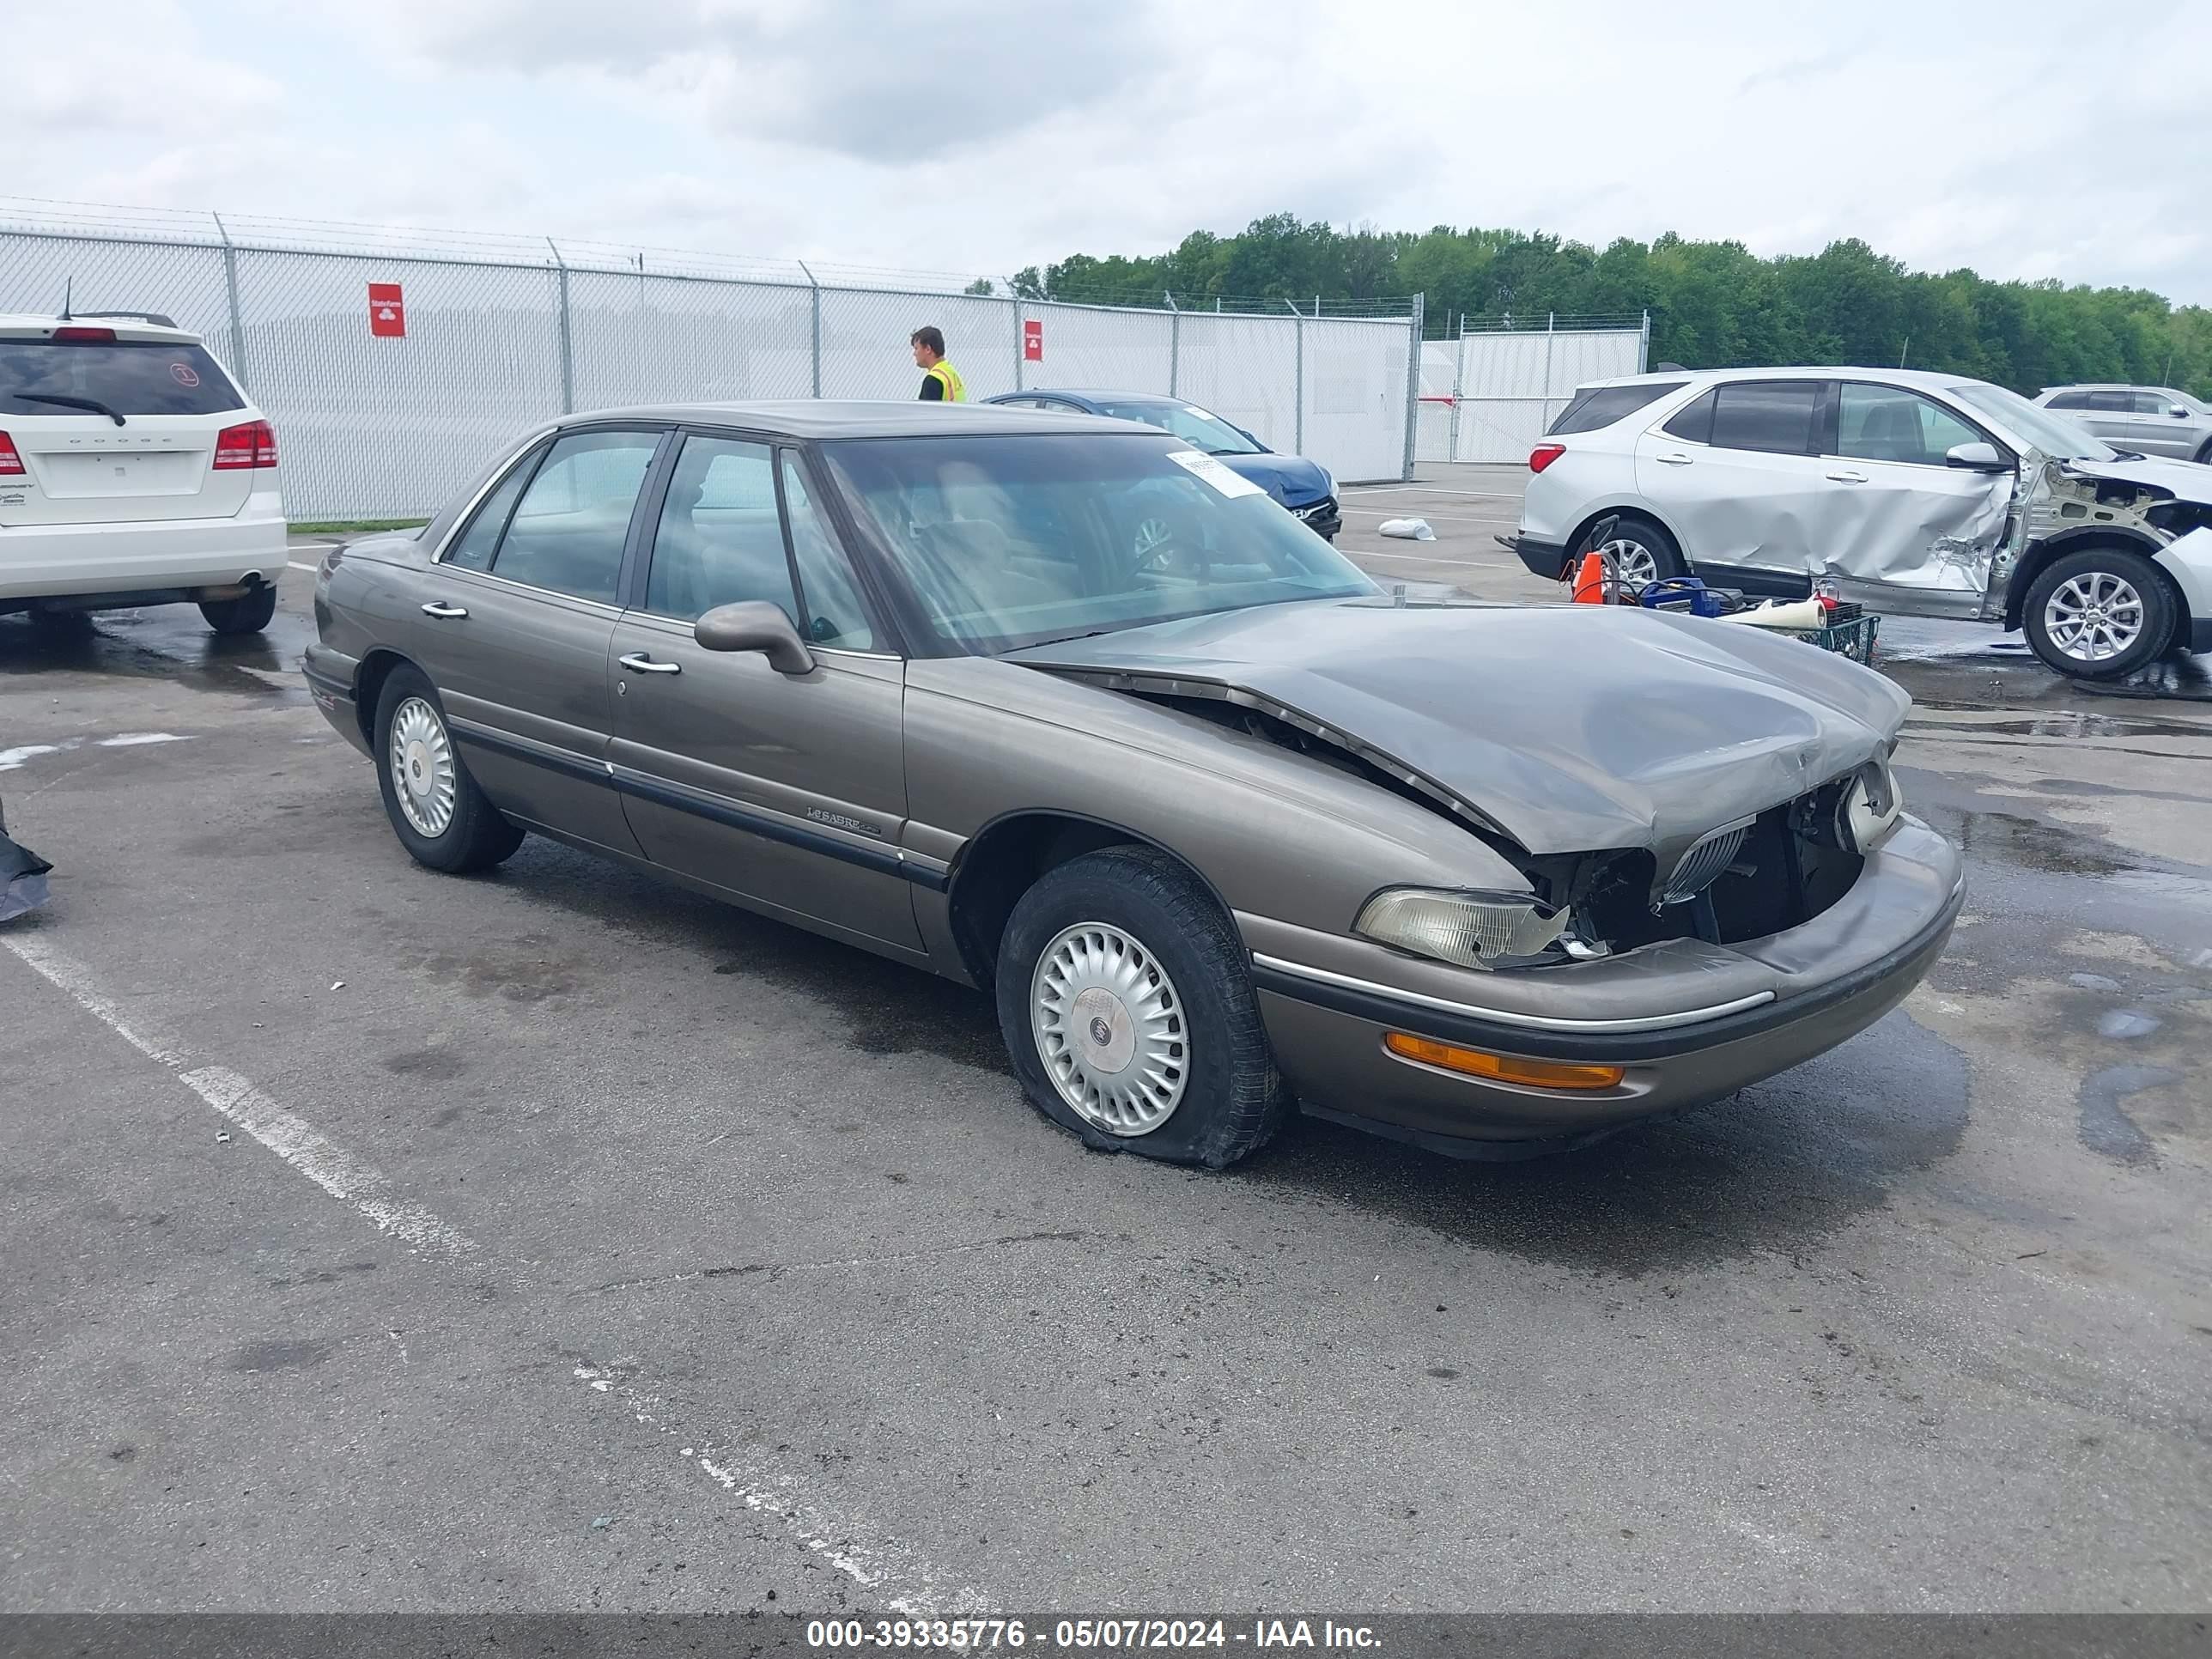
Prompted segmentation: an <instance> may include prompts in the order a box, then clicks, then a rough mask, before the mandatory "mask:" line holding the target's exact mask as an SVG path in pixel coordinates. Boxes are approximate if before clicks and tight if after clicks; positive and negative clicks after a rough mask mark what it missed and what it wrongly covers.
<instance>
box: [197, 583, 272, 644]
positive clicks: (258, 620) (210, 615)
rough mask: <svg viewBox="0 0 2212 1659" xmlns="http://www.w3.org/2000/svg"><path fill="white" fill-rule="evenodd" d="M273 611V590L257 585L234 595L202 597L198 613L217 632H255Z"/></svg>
mask: <svg viewBox="0 0 2212 1659" xmlns="http://www.w3.org/2000/svg"><path fill="white" fill-rule="evenodd" d="M200 615H202V616H203V617H206V618H207V625H208V626H209V627H210V628H212V629H215V631H216V633H218V634H258V633H259V632H260V631H261V630H262V629H264V628H266V627H268V626H269V619H270V617H274V616H275V615H276V589H275V588H274V587H273V586H271V587H257V588H255V589H254V590H253V591H252V592H251V593H248V594H246V595H245V596H243V597H242V598H240V599H203V600H202V601H201V602H200Z"/></svg>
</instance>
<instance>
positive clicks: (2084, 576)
mask: <svg viewBox="0 0 2212 1659" xmlns="http://www.w3.org/2000/svg"><path fill="white" fill-rule="evenodd" d="M2174 616H2175V611H2174V603H2173V595H2172V592H2170V591H2169V590H2168V589H2167V587H2166V579H2165V578H2164V577H2163V576H2161V575H2160V574H2159V572H2158V569H2157V568H2156V567H2155V566H2154V565H2153V564H2152V563H2151V562H2149V561H2148V559H2145V558H2143V557H2142V556H2141V555H2139V554H2136V553H2130V552H2127V551H2124V550H2121V549H2118V548H2106V547H2092V548H2085V549H2083V550H2081V552H2079V553H2069V554H2066V555H2065V556H2063V557H2060V558H2057V559H2053V560H2052V561H2051V562H2050V563H2049V564H2048V565H2046V566H2045V567H2044V569H2043V573H2042V574H2040V575H2039V576H2037V577H2036V579H2035V581H2034V583H2033V586H2030V587H2029V588H2028V590H2027V605H2025V607H2024V608H2023V616H2022V621H2023V622H2024V623H2026V624H2027V642H2028V645H2029V647H2031V648H2032V649H2033V651H2034V653H2035V654H2036V655H2037V656H2039V657H2040V658H2042V659H2043V660H2044V662H2045V664H2047V665H2049V666H2051V667H2052V668H2055V669H2057V671H2059V672H2060V673H2062V674H2070V675H2073V676H2074V677H2075V678H2077V679H2087V680H2106V679H2117V678H2120V677H2121V676H2122V675H2125V674H2132V673H2133V672H2135V671H2136V669H2138V668H2141V667H2142V665H2144V664H2146V663H2148V661H2150V660H2151V659H2152V658H2154V657H2155V656H2157V655H2158V654H2159V653H2160V652H2161V651H2163V650H2165V649H2166V644H2167V642H2168V641H2171V640H2172V638H2173V627H2174Z"/></svg>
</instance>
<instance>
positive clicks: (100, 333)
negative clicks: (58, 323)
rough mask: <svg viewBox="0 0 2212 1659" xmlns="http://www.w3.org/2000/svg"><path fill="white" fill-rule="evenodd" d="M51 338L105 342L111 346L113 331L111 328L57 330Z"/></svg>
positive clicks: (113, 339) (113, 337) (113, 336)
mask: <svg viewBox="0 0 2212 1659" xmlns="http://www.w3.org/2000/svg"><path fill="white" fill-rule="evenodd" d="M52 337H53V338H54V339H57V340H79V341H106V343H109V344H111V345H112V344H113V343H114V341H115V331H114V330H113V329H112V328H58V329H56V330H55V331H53V335H52Z"/></svg>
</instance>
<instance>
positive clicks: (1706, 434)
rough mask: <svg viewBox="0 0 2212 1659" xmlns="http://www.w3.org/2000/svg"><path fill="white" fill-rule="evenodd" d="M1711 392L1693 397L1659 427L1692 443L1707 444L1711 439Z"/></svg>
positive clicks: (1712, 399)
mask: <svg viewBox="0 0 2212 1659" xmlns="http://www.w3.org/2000/svg"><path fill="white" fill-rule="evenodd" d="M1714 401H1715V400H1714V398H1713V394H1712V393H1711V392H1707V393H1705V396H1704V397H1702V398H1692V399H1691V400H1690V401H1689V402H1688V403H1686V404H1683V405H1682V407H1681V408H1680V410H1678V411H1676V413H1675V416H1674V419H1673V420H1671V421H1669V422H1667V424H1666V425H1664V426H1662V427H1661V428H1659V429H1660V430H1661V431H1662V432H1664V433H1667V434H1668V435H1670V436H1673V437H1676V438H1682V439H1686V440H1687V441H1689V442H1691V443H1693V444H1708V443H1711V441H1713V403H1714Z"/></svg>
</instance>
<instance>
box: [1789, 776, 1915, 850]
mask: <svg viewBox="0 0 2212 1659" xmlns="http://www.w3.org/2000/svg"><path fill="white" fill-rule="evenodd" d="M1904 806H1905V796H1904V793H1903V792H1902V791H1900V790H1899V788H1898V787H1897V776H1896V775H1895V774H1894V773H1893V772H1892V771H1891V770H1890V769H1889V763H1888V762H1887V760H1870V761H1869V762H1868V763H1866V764H1865V765H1864V766H1862V767H1860V768H1859V769H1858V770H1857V771H1856V772H1851V773H1849V774H1847V775H1844V776H1843V777H1840V778H1838V779H1837V780H1836V781H1834V782H1833V783H1832V784H1829V785H1828V786H1827V787H1826V788H1824V789H1821V790H1819V791H1817V792H1815V793H1814V794H1812V795H1811V796H1808V798H1807V799H1806V800H1805V801H1804V802H1803V803H1802V808H1801V811H1802V817H1801V819H1800V821H1799V829H1800V831H1801V833H1802V834H1803V835H1804V836H1805V837H1806V839H1807V840H1808V841H1811V842H1814V843H1815V844H1817V845H1819V846H1822V847H1835V848H1841V849H1842V850H1844V852H1846V853H1857V854H1862V855H1863V854H1868V853H1871V852H1872V851H1874V849H1875V848H1877V847H1879V846H1880V845H1881V843H1882V842H1884V841H1885V840H1887V838H1888V836H1889V832H1890V831H1891V830H1893V829H1895V828H1897V815H1898V814H1899V811H1902V810H1903V809H1904Z"/></svg>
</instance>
